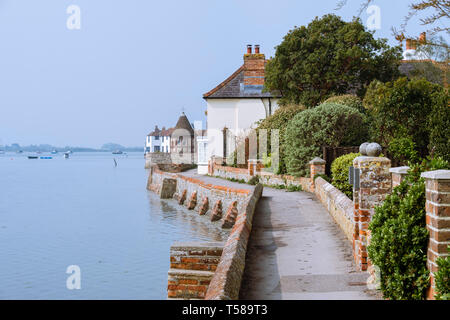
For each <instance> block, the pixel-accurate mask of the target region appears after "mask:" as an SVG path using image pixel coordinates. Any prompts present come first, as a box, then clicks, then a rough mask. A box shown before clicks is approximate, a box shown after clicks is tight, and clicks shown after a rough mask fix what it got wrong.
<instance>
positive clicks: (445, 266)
mask: <svg viewBox="0 0 450 320" xmlns="http://www.w3.org/2000/svg"><path fill="white" fill-rule="evenodd" d="M448 252H449V253H450V246H449V247H448ZM436 263H437V265H438V268H439V270H438V271H437V272H436V273H435V274H434V277H435V278H434V280H435V282H436V299H437V300H450V256H447V257H445V258H438V259H437V261H436Z"/></svg>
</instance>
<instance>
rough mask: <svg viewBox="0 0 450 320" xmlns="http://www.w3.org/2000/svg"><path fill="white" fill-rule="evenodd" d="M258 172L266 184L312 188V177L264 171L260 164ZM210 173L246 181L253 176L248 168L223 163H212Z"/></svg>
mask: <svg viewBox="0 0 450 320" xmlns="http://www.w3.org/2000/svg"><path fill="white" fill-rule="evenodd" d="M258 169H259V170H258V171H257V172H256V173H257V174H256V175H257V176H258V177H259V182H260V183H262V184H263V185H266V186H280V185H283V186H285V187H289V186H301V187H302V189H303V190H304V191H310V190H311V179H309V178H304V177H300V178H298V177H293V176H289V175H275V174H273V173H271V172H265V171H262V168H261V166H258ZM209 174H210V175H212V176H214V177H220V178H224V179H236V180H243V181H245V182H248V181H250V179H251V178H252V176H251V175H250V174H249V170H248V169H240V168H233V167H225V166H221V165H212V166H211V168H210V172H209Z"/></svg>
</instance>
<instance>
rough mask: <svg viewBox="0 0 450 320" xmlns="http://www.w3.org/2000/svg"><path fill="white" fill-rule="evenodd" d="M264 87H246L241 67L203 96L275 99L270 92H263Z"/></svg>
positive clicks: (204, 97)
mask: <svg viewBox="0 0 450 320" xmlns="http://www.w3.org/2000/svg"><path fill="white" fill-rule="evenodd" d="M263 87H264V86H262V85H251V86H250V85H247V86H244V66H241V67H240V68H239V69H237V70H236V72H234V73H233V74H232V75H231V76H230V77H228V78H227V79H226V80H225V81H223V82H222V83H221V84H219V85H218V86H217V87H215V88H214V89H212V90H211V91H209V92H207V93H205V94H204V95H203V99H217V98H228V99H232V98H273V97H274V95H272V94H271V93H270V92H262V90H263Z"/></svg>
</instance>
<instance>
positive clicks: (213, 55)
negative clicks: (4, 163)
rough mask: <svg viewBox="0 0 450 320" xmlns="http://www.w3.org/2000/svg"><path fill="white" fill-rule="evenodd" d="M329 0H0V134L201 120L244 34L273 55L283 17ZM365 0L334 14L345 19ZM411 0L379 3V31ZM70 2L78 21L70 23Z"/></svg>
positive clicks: (120, 131) (42, 138)
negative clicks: (76, 10)
mask: <svg viewBox="0 0 450 320" xmlns="http://www.w3.org/2000/svg"><path fill="white" fill-rule="evenodd" d="M337 1H338V0H320V1H310V0H307V1H303V0H276V1H275V0H221V1H217V0H190V1H186V0H177V1H170V0H164V1H150V0H39V1H37V0H0V139H1V140H0V144H2V143H3V144H11V143H15V142H17V143H20V144H22V145H25V144H31V143H33V144H36V143H49V144H53V145H57V146H64V145H79V146H88V147H99V146H100V145H102V144H103V143H106V142H117V143H120V144H123V145H127V146H140V145H143V143H144V139H145V135H146V134H147V133H148V132H149V131H151V130H152V129H153V128H154V126H155V124H158V125H160V126H166V127H169V126H173V125H175V123H176V121H177V119H178V116H179V115H180V113H181V110H182V108H184V109H185V112H186V114H187V116H188V117H189V120H190V121H191V122H194V121H195V120H203V121H205V115H204V112H205V109H206V103H205V102H204V100H203V99H202V94H203V93H205V92H207V91H209V90H210V89H212V88H213V87H215V86H216V85H217V84H219V83H220V82H221V81H223V80H224V79H225V78H226V77H228V76H229V75H230V74H232V73H233V72H234V71H235V70H236V69H237V68H238V67H240V66H241V65H242V55H243V54H244V52H245V48H246V45H247V44H260V45H261V51H262V52H263V53H265V54H266V57H267V58H268V57H270V56H273V54H274V52H275V50H274V47H275V46H276V45H277V44H279V43H280V42H281V40H282V37H283V36H284V35H285V34H286V33H287V32H288V31H289V30H290V29H291V28H293V27H294V26H300V25H306V24H308V23H309V22H310V21H311V20H312V19H313V18H314V17H316V16H322V15H323V14H326V13H332V12H336V11H334V9H335V8H336V3H337ZM361 1H362V0H349V4H348V5H347V6H346V7H345V8H344V9H342V10H340V11H338V12H337V13H338V14H339V15H341V16H343V17H344V18H345V19H351V17H352V16H354V15H356V14H357V13H358V8H359V5H360V3H361ZM409 2H410V1H406V0H395V1H393V0H378V1H376V2H375V4H377V5H379V6H380V8H381V29H380V30H378V31H377V32H376V36H377V37H388V38H390V39H391V40H392V41H391V43H392V44H395V42H394V41H393V39H392V36H391V30H390V28H391V26H392V25H395V26H398V25H400V24H401V21H402V18H403V16H404V14H405V11H406V7H407V4H408V3H409ZM73 4H74V5H78V6H79V7H80V9H81V29H79V30H69V29H68V28H67V26H66V21H67V19H68V17H69V16H70V15H69V14H67V13H66V10H67V8H68V6H70V5H73ZM367 18H368V15H367V14H366V13H364V14H363V15H362V20H363V22H366V20H367ZM409 30H410V31H411V33H417V34H418V33H419V32H420V31H421V27H419V26H416V27H414V25H412V26H410V29H409Z"/></svg>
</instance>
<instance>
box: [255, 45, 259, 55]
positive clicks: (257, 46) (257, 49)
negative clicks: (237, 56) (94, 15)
mask: <svg viewBox="0 0 450 320" xmlns="http://www.w3.org/2000/svg"><path fill="white" fill-rule="evenodd" d="M255 53H257V54H258V53H259V44H255Z"/></svg>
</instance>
